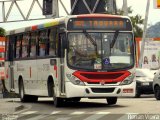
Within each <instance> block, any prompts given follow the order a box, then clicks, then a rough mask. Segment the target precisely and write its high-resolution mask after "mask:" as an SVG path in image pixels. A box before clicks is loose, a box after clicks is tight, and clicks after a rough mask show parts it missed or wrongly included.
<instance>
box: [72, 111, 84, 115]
mask: <svg viewBox="0 0 160 120" xmlns="http://www.w3.org/2000/svg"><path fill="white" fill-rule="evenodd" d="M83 113H85V112H82V111H76V112H73V113H71V115H80V114H83Z"/></svg>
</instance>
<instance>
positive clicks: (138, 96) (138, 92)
mask: <svg viewBox="0 0 160 120" xmlns="http://www.w3.org/2000/svg"><path fill="white" fill-rule="evenodd" d="M140 97H141V93H140V91H139V90H138V88H136V95H135V98H140Z"/></svg>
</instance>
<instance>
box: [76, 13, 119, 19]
mask: <svg viewBox="0 0 160 120" xmlns="http://www.w3.org/2000/svg"><path fill="white" fill-rule="evenodd" d="M77 18H122V17H120V16H116V15H109V14H84V15H78V16H77Z"/></svg>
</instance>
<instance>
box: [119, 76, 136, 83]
mask: <svg viewBox="0 0 160 120" xmlns="http://www.w3.org/2000/svg"><path fill="white" fill-rule="evenodd" d="M134 77H135V75H134V74H131V75H130V76H128V77H126V78H125V79H124V80H123V81H122V82H121V85H129V84H131V83H132V82H133V80H134Z"/></svg>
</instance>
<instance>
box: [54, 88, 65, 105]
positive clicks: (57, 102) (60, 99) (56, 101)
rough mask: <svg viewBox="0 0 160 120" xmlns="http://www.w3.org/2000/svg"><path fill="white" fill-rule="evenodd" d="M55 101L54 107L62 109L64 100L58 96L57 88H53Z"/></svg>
mask: <svg viewBox="0 0 160 120" xmlns="http://www.w3.org/2000/svg"><path fill="white" fill-rule="evenodd" d="M53 101H54V106H55V107H61V106H62V105H63V103H64V99H63V98H59V97H57V96H56V92H55V88H54V87H53Z"/></svg>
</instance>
